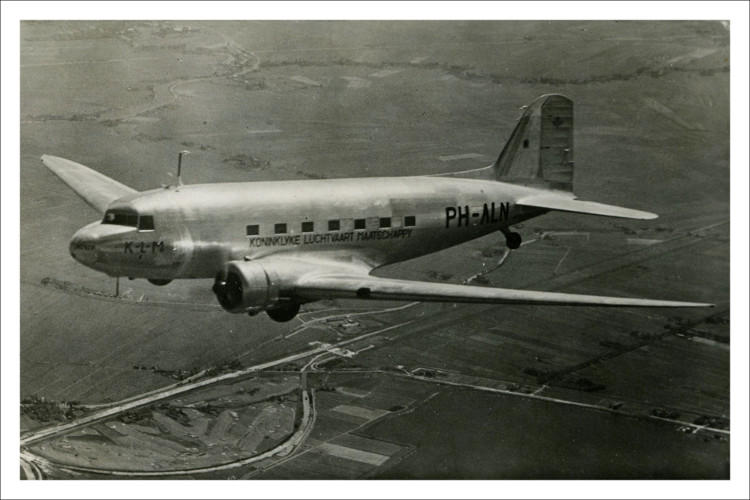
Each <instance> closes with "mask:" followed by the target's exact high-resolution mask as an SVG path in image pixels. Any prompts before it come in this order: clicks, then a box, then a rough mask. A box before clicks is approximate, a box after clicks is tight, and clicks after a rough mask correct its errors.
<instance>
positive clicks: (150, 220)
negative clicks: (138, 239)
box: [138, 215, 154, 231]
mask: <svg viewBox="0 0 750 500" xmlns="http://www.w3.org/2000/svg"><path fill="white" fill-rule="evenodd" d="M138 230H139V231H153V230H154V216H153V215H141V216H140V217H139V218H138Z"/></svg>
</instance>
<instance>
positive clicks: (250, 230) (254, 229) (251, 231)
mask: <svg viewBox="0 0 750 500" xmlns="http://www.w3.org/2000/svg"><path fill="white" fill-rule="evenodd" d="M245 231H246V232H247V235H248V236H258V234H259V233H260V228H259V227H258V224H250V225H249V226H246V227H245Z"/></svg>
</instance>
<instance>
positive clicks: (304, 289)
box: [293, 274, 713, 307]
mask: <svg viewBox="0 0 750 500" xmlns="http://www.w3.org/2000/svg"><path fill="white" fill-rule="evenodd" d="M293 293H294V295H295V296H296V297H298V298H300V299H304V300H319V299H330V298H341V299H374V300H409V301H420V302H464V303H476V304H532V305H571V306H573V305H575V306H619V307H713V304H704V303H698V302H675V301H670V300H650V299H638V298H627V297H606V296H599V295H578V294H571V293H556V292H539V291H533V290H514V289H510V288H490V287H479V286H468V285H455V284H447V283H430V282H424V281H405V280H397V279H388V278H378V277H375V276H356V275H315V274H311V275H309V276H303V277H302V278H300V279H299V280H298V282H297V284H296V286H295V287H294V292H293Z"/></svg>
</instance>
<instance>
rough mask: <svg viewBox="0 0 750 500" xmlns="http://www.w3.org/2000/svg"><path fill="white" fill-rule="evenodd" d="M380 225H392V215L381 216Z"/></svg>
mask: <svg viewBox="0 0 750 500" xmlns="http://www.w3.org/2000/svg"><path fill="white" fill-rule="evenodd" d="M380 227H381V228H384V227H391V218H390V217H381V218H380Z"/></svg>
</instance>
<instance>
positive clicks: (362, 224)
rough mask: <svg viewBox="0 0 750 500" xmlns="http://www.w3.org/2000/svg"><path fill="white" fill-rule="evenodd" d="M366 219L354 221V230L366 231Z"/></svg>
mask: <svg viewBox="0 0 750 500" xmlns="http://www.w3.org/2000/svg"><path fill="white" fill-rule="evenodd" d="M365 222H366V220H365V219H354V229H364V228H365V227H366V224H365Z"/></svg>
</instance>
